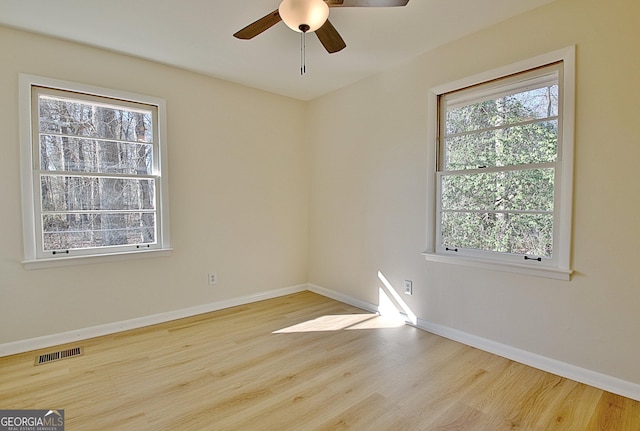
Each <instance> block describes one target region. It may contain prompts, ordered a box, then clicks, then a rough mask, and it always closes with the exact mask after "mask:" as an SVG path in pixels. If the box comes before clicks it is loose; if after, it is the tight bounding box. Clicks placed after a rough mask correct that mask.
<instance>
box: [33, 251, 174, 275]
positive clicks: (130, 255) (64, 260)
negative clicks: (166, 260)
mask: <svg viewBox="0 0 640 431" xmlns="http://www.w3.org/2000/svg"><path fill="white" fill-rule="evenodd" d="M172 250H173V249H172V248H162V249H157V250H144V251H138V250H136V251H129V252H122V253H113V254H102V255H99V256H96V255H93V256H67V257H58V258H47V259H33V260H23V261H22V265H23V266H24V269H28V270H31V269H44V268H56V267H62V266H74V265H85V264H91V263H102V262H118V261H123V260H132V259H148V258H151V257H162V256H170V255H171V251H172Z"/></svg>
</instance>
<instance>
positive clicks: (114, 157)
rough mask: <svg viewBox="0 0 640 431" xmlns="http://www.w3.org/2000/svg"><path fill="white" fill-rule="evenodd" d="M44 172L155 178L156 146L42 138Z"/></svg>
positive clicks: (41, 156)
mask: <svg viewBox="0 0 640 431" xmlns="http://www.w3.org/2000/svg"><path fill="white" fill-rule="evenodd" d="M40 169H42V170H43V171H68V172H92V173H107V174H137V175H151V174H152V173H153V146H152V145H150V144H137V143H125V142H113V141H98V140H95V139H83V138H73V137H67V136H59V135H45V134H42V135H40Z"/></svg>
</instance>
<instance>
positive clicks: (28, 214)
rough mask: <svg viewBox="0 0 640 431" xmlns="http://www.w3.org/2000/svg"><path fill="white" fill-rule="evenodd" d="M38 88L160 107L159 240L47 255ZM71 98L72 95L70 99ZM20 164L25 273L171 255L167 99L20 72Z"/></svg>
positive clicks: (157, 163)
mask: <svg viewBox="0 0 640 431" xmlns="http://www.w3.org/2000/svg"><path fill="white" fill-rule="evenodd" d="M34 87H44V88H49V89H52V90H54V91H62V92H72V93H76V94H80V95H83V96H86V97H87V98H88V99H91V98H97V100H99V99H101V98H102V99H103V100H104V99H112V100H114V99H115V100H118V101H122V102H123V105H126V104H127V103H134V104H136V103H137V104H145V105H152V106H153V107H155V108H156V109H157V137H156V139H157V146H156V147H154V153H155V152H157V154H154V166H153V174H152V176H153V178H155V182H156V205H157V208H156V242H155V243H154V244H150V245H149V246H146V245H145V247H144V248H141V247H138V246H136V245H129V246H118V247H104V248H94V249H90V250H91V251H87V250H69V251H68V252H66V251H65V253H58V254H52V253H43V252H42V232H41V230H42V229H41V223H40V221H39V219H40V215H39V214H40V211H39V210H38V208H39V207H40V187H39V180H37V178H39V172H40V171H39V170H40V166H39V163H40V161H39V156H38V152H37V151H38V150H37V147H36V144H37V142H36V143H34V139H35V140H37V136H36V135H37V133H38V130H35V131H34V130H33V127H34V126H33V124H37V121H34V119H33V118H32V112H33V108H34V106H33V103H34V102H33V93H34ZM70 96H72V95H70ZM19 97H20V99H19V121H20V159H21V160H20V164H21V186H22V227H23V241H24V259H23V261H22V263H23V265H24V267H25V268H26V269H39V268H50V267H57V266H69V265H77V264H84V263H96V262H104V261H114V260H125V259H127V260H130V259H132V258H143V257H151V256H167V255H169V254H170V252H171V246H170V231H169V194H168V191H169V188H168V177H167V146H166V136H167V133H166V102H165V100H164V99H161V98H157V97H152V96H147V95H141V94H136V93H131V92H125V91H119V90H112V89H107V88H102V87H96V86H91V85H86V84H79V83H73V82H68V81H63V80H58V79H52V78H46V77H41V76H34V75H28V74H20V76H19Z"/></svg>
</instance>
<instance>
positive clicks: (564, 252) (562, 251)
mask: <svg viewBox="0 0 640 431" xmlns="http://www.w3.org/2000/svg"><path fill="white" fill-rule="evenodd" d="M554 63H560V64H561V65H562V68H561V71H560V74H559V84H560V88H561V90H560V91H561V98H562V102H561V104H560V112H559V113H558V114H559V115H558V116H559V121H561V123H562V126H561V127H562V133H561V136H559V142H558V147H559V150H558V161H557V163H556V178H558V179H559V181H558V183H557V184H556V190H557V193H556V196H555V205H554V207H555V208H554V250H553V258H552V259H542V260H541V261H538V260H524V261H520V262H517V261H515V260H512V258H513V257H512V256H505V258H501V257H500V256H498V255H497V254H496V253H491V252H481V251H472V252H469V253H463V254H462V255H461V254H459V253H450V252H448V251H446V250H442V249H441V248H440V247H439V246H438V243H439V242H440V241H439V240H438V238H439V226H438V222H437V221H438V217H437V211H438V209H439V201H438V199H439V193H438V189H437V186H438V181H439V178H438V171H437V166H438V144H439V136H438V133H439V132H438V131H439V124H438V121H439V118H438V111H439V107H438V103H439V99H440V95H443V94H446V93H451V92H454V91H458V90H462V89H465V88H469V87H472V86H475V85H480V84H484V83H488V82H491V81H494V80H498V79H502V78H507V77H509V76H513V75H516V74H522V73H526V72H528V71H531V70H534V69H537V68H540V67H544V66H549V65H552V64H554ZM427 115H428V127H429V135H428V146H429V153H428V160H427V163H428V164H427V166H428V168H427V176H428V187H427V249H426V250H425V252H424V253H423V255H424V256H425V259H427V260H428V261H435V262H441V263H452V264H458V265H466V266H471V267H477V268H485V269H491V270H499V271H507V272H515V273H520V274H527V275H534V276H541V277H547V278H554V279H560V280H570V279H571V275H572V273H573V269H571V265H570V264H571V230H572V228H571V219H572V204H573V152H574V127H575V126H574V124H575V123H574V117H575V47H574V46H570V47H567V48H564V49H560V50H557V51H553V52H550V53H547V54H543V55H539V56H536V57H533V58H530V59H527V60H523V61H520V62H518V63H514V64H510V65H507V66H504V67H500V68H497V69H494V70H490V71H487V72H484V73H480V74H477V75H474V76H470V77H468V78H463V79H460V80H457V81H454V82H450V83H447V84H444V85H440V86H437V87H434V88H431V89H430V91H429V94H428V113H427Z"/></svg>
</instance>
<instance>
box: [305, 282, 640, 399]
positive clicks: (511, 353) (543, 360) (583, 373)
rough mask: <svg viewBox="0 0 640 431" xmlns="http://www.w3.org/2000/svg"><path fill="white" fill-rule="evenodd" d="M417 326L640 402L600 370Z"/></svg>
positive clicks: (637, 394) (634, 388)
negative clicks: (599, 371)
mask: <svg viewBox="0 0 640 431" xmlns="http://www.w3.org/2000/svg"><path fill="white" fill-rule="evenodd" d="M309 290H310V291H312V292H315V293H318V294H320V295H324V296H327V297H329V298H332V299H335V300H337V301H341V302H344V303H346V304H349V305H353V306H354V307H359V308H362V309H364V310H368V311H372V312H377V311H378V306H377V305H375V304H370V303H367V302H364V301H360V300H358V299H354V298H351V297H349V296H347V295H344V294H342V293H340V292H335V291H333V290H330V289H326V288H324V287H321V286H317V285H313V284H309ZM398 314H399V317H400V318H403V319H404V320H405V321H406V322H407V323H409V318H408V316H407V315H406V314H404V313H402V312H399V313H398ZM415 326H416V327H417V328H419V329H422V330H424V331H427V332H430V333H432V334H436V335H439V336H441V337H444V338H448V339H450V340H454V341H457V342H460V343H462V344H465V345H467V346H471V347H475V348H477V349H480V350H484V351H485V352H489V353H493V354H495V355H498V356H502V357H503V358H507V359H511V360H512V361H516V362H519V363H521V364H525V365H528V366H530V367H533V368H537V369H539V370H542V371H546V372H549V373H552V374H555V375H558V376H561V377H564V378H567V379H570V380H574V381H576V382H580V383H584V384H586V385H589V386H593V387H595V388H598V389H602V390H604V391H608V392H612V393H614V394H618V395H622V396H624V397H627V398H631V399H634V400H637V401H640V385H639V384H637V383H632V382H629V381H626V380H622V379H620V378H617V377H613V376H609V375H607V374H602V373H598V372H596V371H592V370H588V369H585V368H581V367H578V366H576V365H572V364H568V363H566V362H562V361H558V360H556V359H552V358H548V357H546V356H542V355H538V354H535V353H531V352H527V351H525V350H522V349H518V348H515V347H512V346H508V345H506V344H502V343H498V342H496V341H492V340H489V339H486V338H482V337H478V336H477V335H473V334H469V333H467V332H464V331H460V330H457V329H453V328H450V327H448V326H443V325H439V324H437V323H431V322H428V321H426V320H424V319H420V318H418V319H417V323H416V325H415Z"/></svg>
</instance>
